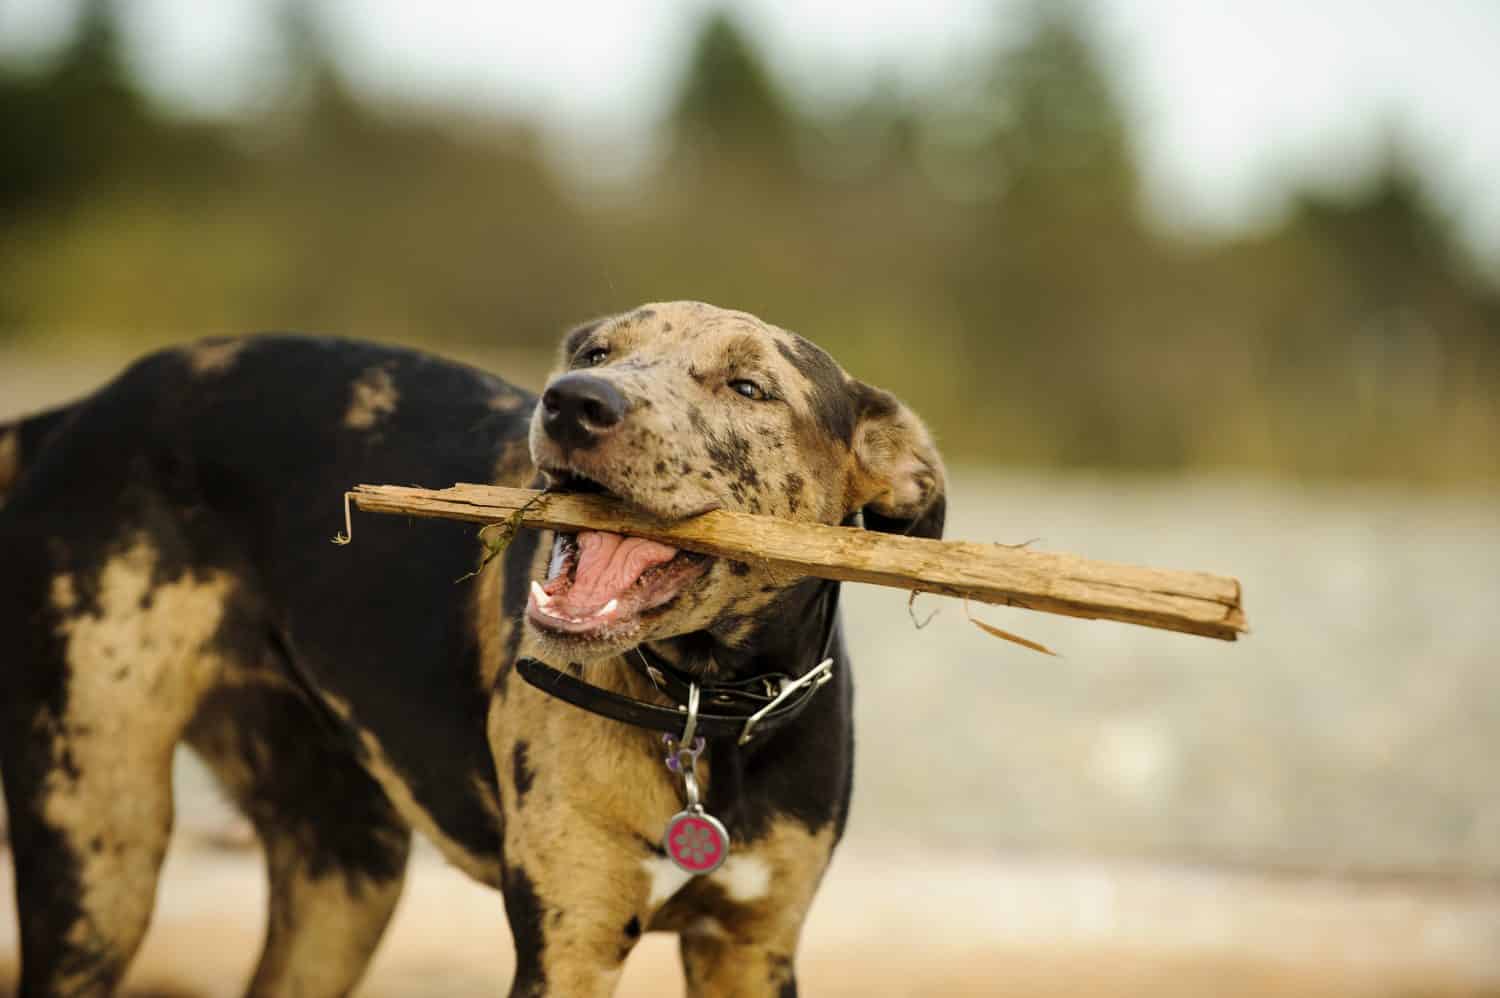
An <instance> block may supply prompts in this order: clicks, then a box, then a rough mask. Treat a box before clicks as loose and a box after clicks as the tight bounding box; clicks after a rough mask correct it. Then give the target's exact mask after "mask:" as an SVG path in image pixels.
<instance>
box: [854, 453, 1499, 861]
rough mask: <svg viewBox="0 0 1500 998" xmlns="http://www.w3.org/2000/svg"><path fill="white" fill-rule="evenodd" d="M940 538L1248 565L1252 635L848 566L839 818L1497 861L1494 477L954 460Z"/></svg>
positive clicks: (1242, 569)
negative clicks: (846, 711)
mask: <svg viewBox="0 0 1500 998" xmlns="http://www.w3.org/2000/svg"><path fill="white" fill-rule="evenodd" d="M950 491H951V502H950V506H949V509H950V520H949V530H948V536H949V537H958V538H965V539H971V540H993V541H1001V542H1006V543H1017V542H1022V541H1027V540H1030V539H1032V538H1038V539H1039V540H1038V541H1037V543H1036V545H1035V546H1036V547H1037V548H1039V549H1043V550H1055V551H1068V552H1073V553H1078V554H1083V555H1087V556H1089V557H1095V558H1103V559H1110V560H1117V561H1127V562H1133V563H1139V564H1145V565H1153V566H1159V567H1165V568H1190V569H1199V570H1203V571H1212V572H1217V573H1222V574H1226V575H1233V576H1236V577H1238V578H1239V579H1240V580H1241V581H1242V582H1243V583H1244V592H1245V604H1246V609H1247V611H1248V614H1249V617H1250V624H1251V628H1252V630H1253V633H1252V634H1250V635H1249V636H1248V637H1245V638H1242V639H1241V640H1240V641H1239V642H1238V643H1235V644H1226V643H1222V642H1218V641H1213V640H1209V639H1205V638H1197V637H1188V636H1183V635H1177V634H1170V633H1165V632H1158V631H1152V630H1146V629H1142V628H1137V627H1131V626H1127V625H1122V624H1113V623H1104V622H1094V621H1077V620H1071V619H1068V618H1064V617H1054V616H1050V615H1043V614H1037V613H1032V612H1027V611H1022V610H1014V609H1006V608H996V607H987V606H979V605H972V606H971V609H972V611H973V613H974V614H975V615H976V616H981V617H983V618H984V619H986V620H988V621H992V622H994V623H997V624H999V625H1000V626H1002V627H1004V628H1006V629H1008V630H1011V631H1015V632H1017V633H1020V634H1022V635H1024V636H1026V637H1029V638H1032V639H1035V640H1038V641H1041V642H1043V643H1044V644H1046V645H1048V646H1049V647H1051V648H1053V649H1055V650H1056V651H1058V652H1059V653H1060V655H1061V657H1060V658H1048V657H1046V656H1043V655H1039V654H1036V653H1034V652H1029V651H1026V650H1025V649H1022V648H1017V647H1015V646H1012V645H1009V644H1007V643H1004V642H1001V641H998V640H996V639H994V638H992V637H989V636H987V635H985V634H984V633H982V632H981V631H980V630H979V629H978V628H975V627H974V626H972V625H971V624H969V623H968V622H967V621H966V620H965V619H964V608H963V606H962V604H961V603H959V602H957V601H952V600H944V599H939V598H936V597H925V596H924V597H922V598H921V599H919V600H918V602H917V611H918V615H919V616H922V617H925V615H926V613H927V612H929V611H930V610H932V609H934V608H938V609H940V611H941V612H940V613H939V614H938V616H937V617H936V618H935V619H934V620H933V621H932V623H931V624H930V625H929V626H927V627H926V628H925V629H923V630H920V631H919V630H917V629H916V628H915V627H914V626H913V624H912V621H911V619H910V616H909V614H908V612H907V607H906V596H905V594H903V593H898V592H894V591H891V590H881V589H875V588H874V587H868V586H850V587H847V588H848V593H847V603H846V606H847V608H848V609H847V611H846V623H847V626H848V633H849V637H850V644H851V646H852V648H853V650H854V652H855V655H856V668H857V670H858V707H857V712H858V720H859V728H858V741H859V761H858V766H857V779H858V783H857V786H856V790H855V806H854V811H853V817H852V823H851V834H852V835H856V836H860V837H865V838H883V837H893V838H899V839H911V838H918V839H923V840H926V841H928V842H930V843H932V844H933V845H935V846H939V847H967V848H973V847H981V848H982V847H989V846H993V847H1006V848H1015V847H1020V848H1037V849H1044V850H1054V849H1055V850H1070V851H1071V850H1090V851H1096V850H1097V851H1106V852H1132V853H1134V852H1145V853H1149V854H1153V855H1170V856H1177V857H1189V858H1213V859H1225V860H1233V861H1245V862H1253V863H1288V864H1293V865H1296V866H1308V867H1312V868H1317V869H1342V868H1348V867H1353V868H1360V869H1367V868H1376V869H1382V870H1389V869H1393V868H1394V869H1412V868H1418V869H1423V870H1444V871H1450V872H1469V873H1475V872H1484V873H1489V874H1495V873H1500V780H1497V779H1496V775H1495V767H1496V764H1497V762H1500V652H1497V650H1496V647H1495V638H1494V635H1493V632H1492V631H1491V627H1492V626H1493V621H1494V618H1495V616H1496V614H1497V612H1500V502H1497V501H1496V499H1495V497H1489V496H1475V497H1471V498H1443V497H1437V498H1435V497H1433V496H1430V495H1413V494H1405V493H1402V492H1399V491H1393V490H1380V489H1358V488H1333V487H1327V488H1316V489H1312V488H1299V487H1295V486H1287V485H1267V484H1247V483H1241V482H1233V481H1226V480H1210V479H1200V480H1182V479H1173V480H1160V479H1142V480H1127V479H1119V478H1090V477H1067V476H1045V475H1035V474H1031V475H1001V474H994V473H984V472H975V471H968V472H959V473H957V474H955V475H954V480H953V482H952V485H951V490H950Z"/></svg>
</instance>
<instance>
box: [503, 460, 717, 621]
mask: <svg viewBox="0 0 1500 998" xmlns="http://www.w3.org/2000/svg"><path fill="white" fill-rule="evenodd" d="M547 477H548V481H549V485H548V490H549V491H552V492H584V493H595V494H604V495H610V494H611V493H610V492H609V490H608V489H606V488H605V487H604V486H602V485H600V484H599V483H598V482H595V481H593V480H591V479H589V478H586V477H584V476H582V475H578V474H576V473H573V472H553V471H549V472H548V473H547ZM711 560H712V559H710V558H709V557H708V556H706V555H701V554H695V553H693V552H691V551H682V550H680V549H678V548H674V547H672V546H670V545H667V544H662V543H660V542H658V541H652V540H647V539H646V538H644V537H628V536H625V535H623V534H612V533H608V532H606V531H603V530H583V531H579V532H577V533H571V534H570V533H563V532H559V533H558V534H557V536H556V539H555V540H554V541H553V542H552V557H551V559H550V560H549V562H548V565H547V577H546V579H545V580H543V581H540V582H537V581H533V582H532V583H531V596H530V598H529V599H528V601H527V603H526V616H527V618H528V619H529V620H530V621H531V622H532V624H534V625H535V626H537V627H539V628H541V629H543V630H546V631H551V632H555V633H561V634H567V635H570V636H574V637H594V638H606V639H610V638H621V637H626V636H628V635H630V634H632V633H633V632H635V631H638V630H640V629H641V628H642V627H643V626H644V625H645V623H646V622H647V621H649V620H650V619H652V618H654V617H657V616H659V615H661V614H662V613H664V612H666V610H667V609H668V608H669V607H670V605H671V604H672V602H673V601H674V600H676V599H677V597H678V596H679V595H681V593H682V591H683V590H684V589H685V588H686V587H687V586H688V584H689V583H691V582H692V581H693V580H695V579H697V578H698V577H699V576H701V575H702V574H703V573H704V572H706V571H707V570H708V567H709V563H710V561H711Z"/></svg>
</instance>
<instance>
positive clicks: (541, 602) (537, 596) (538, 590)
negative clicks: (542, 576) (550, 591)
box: [531, 579, 552, 606]
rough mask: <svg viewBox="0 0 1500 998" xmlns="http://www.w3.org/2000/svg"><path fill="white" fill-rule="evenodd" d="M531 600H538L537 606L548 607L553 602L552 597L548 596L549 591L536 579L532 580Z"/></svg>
mask: <svg viewBox="0 0 1500 998" xmlns="http://www.w3.org/2000/svg"><path fill="white" fill-rule="evenodd" d="M531 598H532V599H534V600H536V605H537V606H546V605H547V604H548V603H551V602H552V597H551V596H548V595H547V590H545V589H543V588H542V584H541V583H540V582H538V581H537V580H535V579H532V580H531Z"/></svg>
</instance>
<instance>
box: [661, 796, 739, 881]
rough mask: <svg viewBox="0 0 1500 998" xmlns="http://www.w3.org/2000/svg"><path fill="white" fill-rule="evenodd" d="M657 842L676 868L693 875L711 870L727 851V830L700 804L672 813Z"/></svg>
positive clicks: (722, 859) (726, 855)
mask: <svg viewBox="0 0 1500 998" xmlns="http://www.w3.org/2000/svg"><path fill="white" fill-rule="evenodd" d="M661 844H662V847H663V848H664V849H666V850H667V855H668V856H669V857H671V859H672V862H673V863H674V864H675V865H676V866H677V868H678V869H679V870H681V871H683V872H684V873H691V874H693V875H694V876H698V875H700V874H704V873H712V872H714V871H715V870H717V869H718V868H719V866H720V865H721V864H722V863H723V862H724V860H725V858H726V857H728V855H729V833H728V832H727V831H725V830H724V826H723V825H722V824H720V823H719V819H718V818H715V817H714V816H713V815H711V814H709V813H708V812H707V811H705V810H703V806H702V805H701V804H696V805H693V806H692V807H689V808H688V809H687V810H685V811H678V812H677V813H676V814H674V815H672V819H671V820H670V821H668V822H667V831H666V833H665V834H664V835H662V838H661Z"/></svg>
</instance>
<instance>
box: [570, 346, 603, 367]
mask: <svg viewBox="0 0 1500 998" xmlns="http://www.w3.org/2000/svg"><path fill="white" fill-rule="evenodd" d="M608 356H609V350H608V349H606V348H605V347H594V348H592V349H590V350H585V351H584V352H583V353H581V354H579V355H578V360H577V366H578V367H598V366H599V365H600V364H602V363H604V361H605V358H607V357H608Z"/></svg>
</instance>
